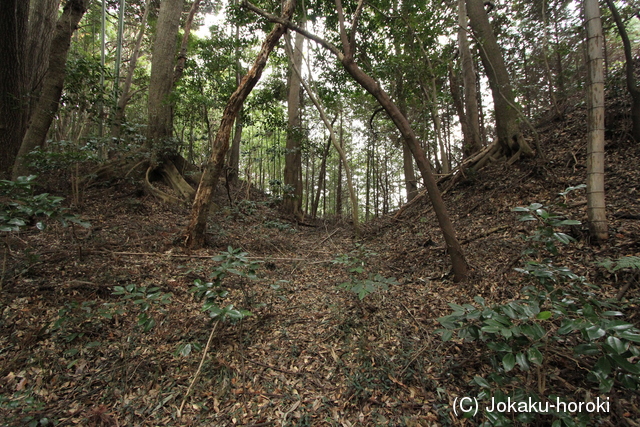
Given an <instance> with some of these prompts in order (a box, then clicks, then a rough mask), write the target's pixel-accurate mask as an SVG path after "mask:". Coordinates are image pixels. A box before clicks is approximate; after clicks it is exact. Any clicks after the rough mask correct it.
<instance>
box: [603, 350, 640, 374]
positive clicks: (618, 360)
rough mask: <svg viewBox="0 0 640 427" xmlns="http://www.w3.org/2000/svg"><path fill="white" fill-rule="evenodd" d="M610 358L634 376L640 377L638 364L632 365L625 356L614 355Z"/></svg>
mask: <svg viewBox="0 0 640 427" xmlns="http://www.w3.org/2000/svg"><path fill="white" fill-rule="evenodd" d="M609 357H611V359H613V360H614V361H615V362H616V363H617V364H618V366H620V367H621V368H623V369H624V370H626V371H629V372H631V373H632V374H634V375H640V366H638V363H631V362H629V361H628V360H627V359H625V358H624V357H623V356H618V355H613V354H612V355H610V356H609Z"/></svg>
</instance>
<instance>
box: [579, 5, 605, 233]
mask: <svg viewBox="0 0 640 427" xmlns="http://www.w3.org/2000/svg"><path fill="white" fill-rule="evenodd" d="M584 20H585V26H586V27H587V59H588V63H587V65H588V70H589V79H588V84H589V86H588V89H587V108H588V124H587V126H588V133H587V216H588V219H589V229H590V231H591V236H592V237H594V238H595V239H598V240H605V239H607V238H608V237H609V235H608V230H607V211H606V205H605V200H604V72H603V65H602V63H603V58H602V41H603V35H602V23H601V20H600V6H599V5H598V0H584Z"/></svg>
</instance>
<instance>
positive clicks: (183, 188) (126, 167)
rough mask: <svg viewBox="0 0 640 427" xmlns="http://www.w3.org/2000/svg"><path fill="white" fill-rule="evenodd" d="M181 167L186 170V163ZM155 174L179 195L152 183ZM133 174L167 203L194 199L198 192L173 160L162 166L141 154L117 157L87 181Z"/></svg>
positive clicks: (118, 177)
mask: <svg viewBox="0 0 640 427" xmlns="http://www.w3.org/2000/svg"><path fill="white" fill-rule="evenodd" d="M138 154H142V153H138ZM179 159H181V158H179ZM181 168H182V169H183V170H185V169H186V168H185V164H181ZM192 169H193V168H192ZM143 171H144V172H143ZM136 173H139V175H134V174H136ZM154 174H157V175H159V176H160V177H161V178H162V180H163V181H164V182H165V183H166V184H167V185H169V186H170V187H171V188H172V189H173V190H174V191H175V192H176V193H177V194H178V195H179V197H176V196H172V195H170V194H167V193H165V192H163V191H161V190H159V189H158V188H156V187H154V186H153V185H152V184H151V182H152V179H151V178H152V177H153V176H154ZM132 175H134V176H135V177H137V178H138V179H140V180H141V181H142V182H143V184H144V187H145V189H146V190H147V191H148V192H149V194H151V195H153V196H154V197H157V198H159V199H161V200H163V201H164V202H166V203H171V204H179V203H184V202H185V201H190V200H193V198H194V197H195V194H196V192H195V190H194V189H193V187H192V186H191V185H190V184H189V183H188V182H187V181H186V180H185V178H184V176H183V174H182V173H181V172H180V171H179V170H178V168H177V167H176V165H175V164H174V162H173V161H172V160H165V161H164V162H163V163H162V164H161V165H160V166H156V165H153V164H152V163H151V160H149V159H148V158H146V157H143V158H142V159H141V156H139V155H134V156H128V157H125V158H117V159H114V160H112V161H110V162H107V163H106V164H104V165H102V166H100V167H99V168H98V169H96V170H95V171H94V172H93V173H91V174H90V175H89V176H87V177H86V178H85V182H91V183H93V184H96V183H99V182H103V181H108V180H111V179H122V178H126V177H129V176H132Z"/></svg>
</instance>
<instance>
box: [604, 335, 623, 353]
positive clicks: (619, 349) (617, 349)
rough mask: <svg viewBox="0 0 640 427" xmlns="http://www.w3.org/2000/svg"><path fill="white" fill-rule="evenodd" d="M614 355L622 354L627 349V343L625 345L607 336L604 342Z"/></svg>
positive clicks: (617, 339) (618, 339)
mask: <svg viewBox="0 0 640 427" xmlns="http://www.w3.org/2000/svg"><path fill="white" fill-rule="evenodd" d="M604 342H605V343H606V344H607V345H608V346H609V347H610V348H611V349H612V350H613V352H614V353H616V354H622V353H624V352H625V351H627V349H628V348H629V345H628V343H627V344H625V343H623V342H622V340H620V338H616V337H613V336H608V337H607V339H606V340H605V341H604Z"/></svg>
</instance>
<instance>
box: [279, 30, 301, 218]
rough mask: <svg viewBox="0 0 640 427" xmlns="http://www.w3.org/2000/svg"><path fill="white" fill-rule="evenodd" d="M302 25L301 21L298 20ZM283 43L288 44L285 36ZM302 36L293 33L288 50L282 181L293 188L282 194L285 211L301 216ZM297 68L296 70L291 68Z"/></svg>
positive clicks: (297, 216)
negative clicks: (287, 86) (285, 138)
mask: <svg viewBox="0 0 640 427" xmlns="http://www.w3.org/2000/svg"><path fill="white" fill-rule="evenodd" d="M302 27H303V28H304V23H302ZM285 38H286V39H287V41H286V43H287V45H288V43H289V42H288V37H286V35H285ZM303 44H304V36H303V35H302V34H298V33H296V36H295V45H294V47H293V52H289V49H287V52H288V53H289V66H290V74H289V96H288V99H287V113H288V128H287V142H286V151H285V156H284V159H285V162H284V184H285V186H287V187H288V188H291V189H292V190H293V191H292V192H291V194H285V195H284V201H283V208H284V210H285V212H288V213H289V214H292V215H293V216H295V217H296V218H298V219H299V220H302V216H303V215H302V210H301V208H302V182H301V181H300V179H299V176H300V172H301V171H302V151H301V143H300V142H301V139H302V132H301V123H302V122H301V120H300V116H301V114H300V81H301V80H302V78H301V76H300V69H301V66H302V49H303ZM295 70H297V71H295Z"/></svg>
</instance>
